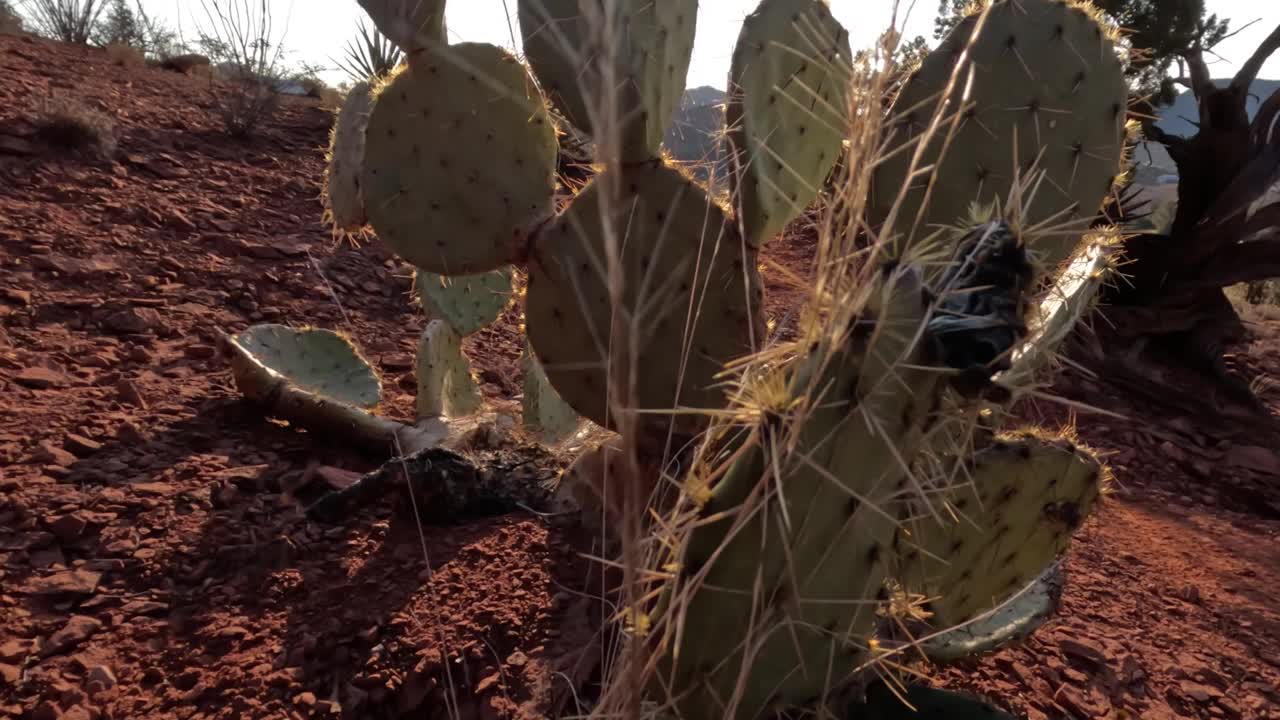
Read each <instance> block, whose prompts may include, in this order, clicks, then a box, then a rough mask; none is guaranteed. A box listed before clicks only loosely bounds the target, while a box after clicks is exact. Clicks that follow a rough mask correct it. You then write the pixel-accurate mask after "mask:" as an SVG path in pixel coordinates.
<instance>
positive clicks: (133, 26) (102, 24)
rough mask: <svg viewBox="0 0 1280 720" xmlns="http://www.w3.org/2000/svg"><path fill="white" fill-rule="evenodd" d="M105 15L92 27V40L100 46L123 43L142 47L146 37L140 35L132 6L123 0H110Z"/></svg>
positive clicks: (139, 28) (140, 29)
mask: <svg viewBox="0 0 1280 720" xmlns="http://www.w3.org/2000/svg"><path fill="white" fill-rule="evenodd" d="M106 13H107V14H106V15H105V16H104V17H103V18H102V20H101V21H99V22H98V24H97V25H96V26H95V27H94V29H93V42H94V43H95V44H97V45H101V46H102V47H110V46H112V45H124V46H127V47H133V48H142V47H143V46H144V45H145V44H146V38H144V37H143V36H142V28H141V27H140V26H139V24H138V18H137V16H135V15H134V13H133V8H131V7H129V3H127V2H125V0H111V5H110V8H109V9H108V10H107V11H106Z"/></svg>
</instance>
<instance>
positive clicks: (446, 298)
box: [413, 267, 513, 337]
mask: <svg viewBox="0 0 1280 720" xmlns="http://www.w3.org/2000/svg"><path fill="white" fill-rule="evenodd" d="M511 283H512V269H511V268H510V267H505V268H499V269H497V270H493V271H490V272H487V273H477V274H475V275H437V274H436V273H431V272H426V271H419V272H416V273H414V276H413V290H414V294H415V295H416V296H417V298H418V302H419V304H421V305H422V310H423V312H424V313H426V315H427V317H429V318H432V319H440V320H444V321H446V322H448V323H449V325H450V326H451V327H453V329H454V331H455V332H457V333H458V335H460V336H462V337H466V336H467V335H470V334H472V333H474V332H476V331H477V330H479V329H481V328H484V327H488V326H489V325H492V324H493V323H494V322H495V321H497V319H498V317H499V316H500V315H502V312H503V311H504V310H506V309H507V306H508V305H510V304H511V298H512V296H513V293H512V285H511Z"/></svg>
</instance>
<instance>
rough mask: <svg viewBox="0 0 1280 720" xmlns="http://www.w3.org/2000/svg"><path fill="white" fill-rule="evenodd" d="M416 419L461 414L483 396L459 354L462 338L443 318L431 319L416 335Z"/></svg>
mask: <svg viewBox="0 0 1280 720" xmlns="http://www.w3.org/2000/svg"><path fill="white" fill-rule="evenodd" d="M417 365H418V368H417V373H418V418H419V419H422V418H431V417H440V416H444V417H463V416H466V415H471V414H472V413H474V412H476V411H477V410H479V409H480V406H481V404H482V403H483V398H482V397H481V396H480V389H479V388H478V387H476V381H475V379H474V378H472V377H471V363H469V362H468V361H467V356H466V355H464V354H462V338H461V337H459V336H458V333H456V332H455V331H454V329H453V328H452V327H451V326H450V325H449V323H447V322H445V321H444V320H432V321H431V322H429V323H427V327H426V328H424V329H423V331H422V335H421V336H420V337H419V338H418V357H417Z"/></svg>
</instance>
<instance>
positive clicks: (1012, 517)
mask: <svg viewBox="0 0 1280 720" xmlns="http://www.w3.org/2000/svg"><path fill="white" fill-rule="evenodd" d="M957 485H958V487H957V488H955V489H954V490H953V491H952V492H951V493H950V494H949V495H947V496H945V497H946V502H945V504H937V503H936V504H935V505H934V510H935V511H936V512H937V516H936V517H935V516H933V515H931V514H928V513H925V514H924V516H920V517H919V519H917V520H914V521H912V522H910V523H907V524H905V525H904V526H903V528H902V529H901V530H900V531H899V533H898V535H897V536H896V537H895V540H894V550H895V553H894V557H895V558H896V560H897V562H898V563H899V564H900V567H899V568H898V569H897V571H896V573H895V574H896V575H897V577H898V578H899V579H900V581H901V582H902V583H903V585H904V586H906V587H907V588H909V589H911V590H913V591H915V592H919V593H921V594H923V595H925V596H926V597H929V598H931V600H930V601H929V604H928V609H929V611H930V612H931V613H932V615H933V618H932V624H933V625H935V626H936V627H938V628H947V627H951V626H952V625H956V624H959V623H963V622H967V621H969V620H971V619H973V618H974V617H976V616H977V615H979V614H980V613H983V612H986V611H987V610H990V609H991V608H993V607H995V606H996V605H998V604H999V603H1001V602H1003V601H1004V600H1005V599H1006V598H1008V597H1010V596H1011V595H1013V594H1014V593H1015V592H1016V591H1018V590H1020V589H1022V588H1023V587H1025V586H1026V585H1027V584H1028V583H1030V582H1031V581H1032V580H1034V579H1035V578H1036V577H1037V576H1039V575H1040V574H1041V572H1043V570H1044V568H1045V567H1047V566H1049V565H1050V564H1052V563H1053V562H1054V561H1055V560H1057V559H1058V557H1059V556H1060V555H1061V554H1062V552H1063V551H1065V550H1066V548H1067V544H1068V542H1069V541H1070V539H1071V535H1072V533H1074V532H1075V531H1076V529H1077V528H1079V526H1080V523H1081V522H1083V521H1084V519H1085V518H1086V517H1088V514H1089V512H1090V510H1091V509H1092V507H1093V503H1094V501H1095V500H1096V499H1097V498H1098V495H1099V493H1100V492H1101V490H1102V465H1101V463H1099V462H1098V460H1097V458H1095V457H1093V456H1092V455H1090V454H1088V453H1087V452H1085V451H1083V450H1081V449H1080V448H1078V447H1076V446H1075V445H1074V444H1073V443H1071V442H1070V441H1069V440H1066V439H1045V438H1041V437H1038V436H1035V435H1023V436H1014V437H1009V438H1001V439H998V440H997V441H996V442H995V443H994V444H992V445H991V446H989V447H987V448H984V449H983V450H981V451H979V452H978V453H977V454H976V455H975V456H974V457H973V459H972V467H971V468H968V471H967V476H965V477H960V478H957ZM922 512H924V511H923V510H922ZM913 514H914V513H913Z"/></svg>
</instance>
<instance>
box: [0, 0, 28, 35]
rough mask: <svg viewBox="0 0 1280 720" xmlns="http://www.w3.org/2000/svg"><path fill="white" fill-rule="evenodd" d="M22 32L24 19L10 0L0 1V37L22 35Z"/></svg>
mask: <svg viewBox="0 0 1280 720" xmlns="http://www.w3.org/2000/svg"><path fill="white" fill-rule="evenodd" d="M22 32H23V27H22V17H21V16H20V15H18V13H17V11H16V10H14V9H13V5H12V4H10V3H9V0H0V35H21V34H22Z"/></svg>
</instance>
